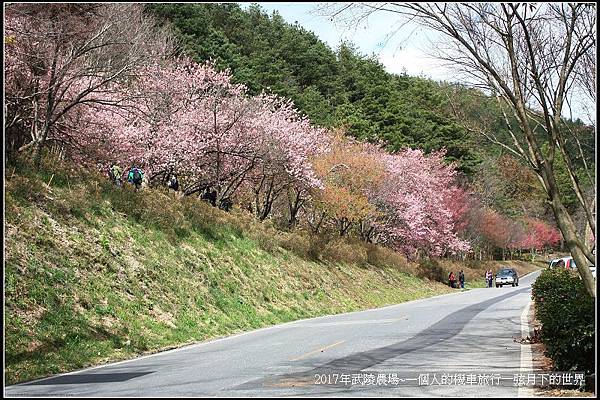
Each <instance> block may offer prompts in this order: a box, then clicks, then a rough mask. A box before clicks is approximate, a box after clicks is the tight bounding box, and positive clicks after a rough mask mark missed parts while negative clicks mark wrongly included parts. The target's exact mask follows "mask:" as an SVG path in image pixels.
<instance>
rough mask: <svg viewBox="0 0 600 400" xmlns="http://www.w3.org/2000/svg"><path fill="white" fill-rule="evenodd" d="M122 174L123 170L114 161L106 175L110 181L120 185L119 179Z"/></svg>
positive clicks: (120, 180)
mask: <svg viewBox="0 0 600 400" xmlns="http://www.w3.org/2000/svg"><path fill="white" fill-rule="evenodd" d="M122 174H123V171H122V170H121V167H119V166H118V165H117V164H116V163H112V164H111V166H110V168H109V170H108V177H109V178H110V180H111V182H112V183H113V184H115V185H117V186H121V185H122V183H123V181H122V179H121V175H122Z"/></svg>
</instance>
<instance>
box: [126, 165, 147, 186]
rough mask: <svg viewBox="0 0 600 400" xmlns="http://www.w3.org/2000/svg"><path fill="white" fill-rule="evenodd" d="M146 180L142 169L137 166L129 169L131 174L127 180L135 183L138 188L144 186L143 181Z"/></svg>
mask: <svg viewBox="0 0 600 400" xmlns="http://www.w3.org/2000/svg"><path fill="white" fill-rule="evenodd" d="M143 180H144V173H143V172H142V170H141V169H139V168H137V167H133V168H131V169H130V170H129V174H127V182H129V183H131V184H132V185H135V188H136V190H138V189H139V188H140V187H141V186H142V182H143Z"/></svg>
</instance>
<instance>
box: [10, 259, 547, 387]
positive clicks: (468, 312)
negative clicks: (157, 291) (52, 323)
mask: <svg viewBox="0 0 600 400" xmlns="http://www.w3.org/2000/svg"><path fill="white" fill-rule="evenodd" d="M539 273H540V272H539V271H537V272H534V273H532V274H529V275H527V276H524V277H522V278H521V281H520V285H519V286H518V287H510V286H506V287H503V288H495V287H494V288H485V289H472V290H468V291H464V292H457V293H452V294H447V295H442V296H437V297H433V298H429V299H423V300H417V301H412V302H408V303H402V304H399V305H394V306H389V307H384V308H380V309H374V310H368V311H361V312H354V313H348V314H340V315H334V316H326V317H320V318H314V319H308V320H301V321H296V322H291V323H287V324H283V325H277V326H273V327H270V328H264V329H259V330H256V331H252V332H248V333H244V334H240V335H235V336H231V337H227V338H223V339H218V340H214V341H210V342H205V343H201V344H196V345H191V346H187V347H184V348H180V349H176V350H171V351H167V352H163V353H158V354H154V355H150V356H145V357H140V358H137V359H133V360H129V361H123V362H119V363H114V364H108V365H104V366H100V367H95V368H90V369H86V370H82V371H77V372H73V373H69V374H64V375H59V376H55V377H51V378H46V379H41V380H38V381H33V382H28V383H23V384H19V385H13V386H8V387H6V388H5V395H7V396H36V395H44V396H218V397H224V396H233V397H245V396H249V397H250V396H252V397H257V396H264V397H272V396H336V397H337V396H405V397H407V396H417V397H429V396H433V397H440V396H457V397H471V396H476V397H483V396H492V397H500V396H501V397H509V398H510V397H517V396H519V395H521V396H523V394H524V393H525V392H524V391H523V389H521V390H520V391H519V389H518V388H517V387H516V386H515V385H514V375H515V374H518V373H520V372H522V368H523V365H526V364H523V365H522V363H521V358H522V354H521V353H522V351H523V349H522V345H521V344H519V343H518V342H515V341H513V338H520V337H521V329H522V324H521V317H522V315H523V314H524V310H525V309H526V307H527V306H528V304H529V301H530V298H531V283H532V282H533V281H534V280H535V279H536V278H537V276H538V275H539ZM523 355H524V357H523V358H524V360H525V361H527V360H528V358H529V359H530V356H529V355H528V353H526V352H523ZM426 378H428V379H427V380H426Z"/></svg>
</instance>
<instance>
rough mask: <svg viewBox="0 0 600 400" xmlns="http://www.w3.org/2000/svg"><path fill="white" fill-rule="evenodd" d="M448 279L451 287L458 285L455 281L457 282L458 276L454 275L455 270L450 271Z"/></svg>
mask: <svg viewBox="0 0 600 400" xmlns="http://www.w3.org/2000/svg"><path fill="white" fill-rule="evenodd" d="M448 280H449V281H450V287H451V288H454V287H456V286H455V283H456V276H454V271H451V272H450V276H449V277H448Z"/></svg>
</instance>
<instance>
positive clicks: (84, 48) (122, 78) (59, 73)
mask: <svg viewBox="0 0 600 400" xmlns="http://www.w3.org/2000/svg"><path fill="white" fill-rule="evenodd" d="M5 23H6V30H5V32H6V33H5V35H6V38H7V40H6V41H5V42H6V46H5V47H6V54H7V56H6V76H7V84H6V99H7V100H6V106H5V108H6V111H7V114H9V121H10V122H9V123H8V127H11V126H12V125H14V124H16V123H19V125H20V126H19V130H18V131H19V132H23V131H28V132H29V134H30V139H29V140H27V139H24V138H21V142H22V143H24V144H23V145H22V146H21V147H20V148H19V150H20V151H24V150H26V149H29V148H32V149H33V152H32V159H33V160H34V162H35V164H36V165H38V166H39V162H40V157H41V153H42V150H43V148H44V146H45V145H46V142H47V141H53V142H58V143H60V142H62V141H65V140H67V139H68V138H69V135H70V133H71V132H72V131H73V129H74V127H73V126H72V124H71V121H70V118H69V117H72V114H73V113H75V112H76V111H77V109H78V108H80V106H82V105H85V104H91V103H98V104H104V105H107V104H111V105H114V106H118V105H119V99H116V98H115V92H113V90H112V89H113V88H114V87H115V85H114V84H115V83H126V82H127V81H128V80H129V79H131V78H132V77H133V76H135V74H136V72H139V67H140V66H141V65H144V64H146V63H147V62H149V61H152V60H153V59H155V58H157V57H162V56H163V55H165V54H167V53H168V52H169V49H170V46H169V44H168V42H169V39H168V38H169V36H168V35H167V34H166V32H162V31H159V30H157V29H156V28H155V27H154V24H153V22H152V21H151V20H150V19H149V18H148V17H146V16H145V15H144V14H143V6H142V5H136V4H24V3H23V4H10V5H8V6H7V7H6V18H5ZM75 120H76V121H79V118H75Z"/></svg>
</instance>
